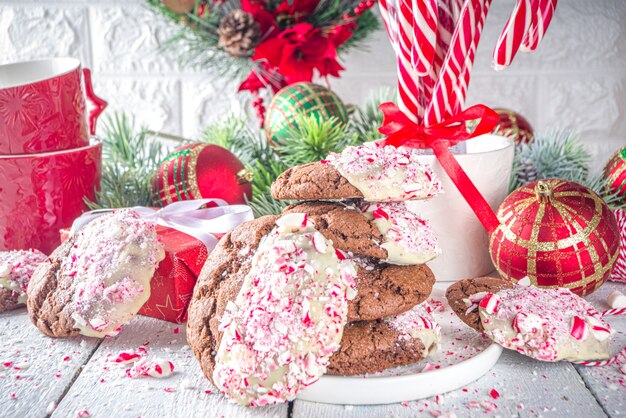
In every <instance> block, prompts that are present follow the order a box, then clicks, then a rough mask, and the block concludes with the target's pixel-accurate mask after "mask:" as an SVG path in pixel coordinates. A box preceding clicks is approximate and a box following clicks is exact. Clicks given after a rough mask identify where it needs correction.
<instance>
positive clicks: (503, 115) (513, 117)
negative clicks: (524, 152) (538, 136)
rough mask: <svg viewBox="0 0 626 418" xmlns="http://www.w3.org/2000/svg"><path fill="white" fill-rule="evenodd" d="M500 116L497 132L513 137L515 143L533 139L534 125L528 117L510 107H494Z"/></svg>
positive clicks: (527, 141)
mask: <svg viewBox="0 0 626 418" xmlns="http://www.w3.org/2000/svg"><path fill="white" fill-rule="evenodd" d="M493 110H495V112H496V113H497V114H498V115H499V116H500V121H499V122H498V127H497V128H496V130H495V131H494V133H495V134H498V135H503V136H507V137H510V138H512V139H513V140H514V141H515V144H521V143H525V144H527V143H529V142H530V141H532V140H533V137H534V132H533V127H532V126H531V125H530V122H528V120H526V118H525V117H524V116H522V115H520V114H519V113H517V112H514V111H513V110H509V109H503V108H498V109H493Z"/></svg>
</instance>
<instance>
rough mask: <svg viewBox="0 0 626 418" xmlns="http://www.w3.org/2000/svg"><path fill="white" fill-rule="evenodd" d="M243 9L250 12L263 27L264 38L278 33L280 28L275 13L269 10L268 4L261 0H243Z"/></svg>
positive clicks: (262, 34) (262, 35)
mask: <svg viewBox="0 0 626 418" xmlns="http://www.w3.org/2000/svg"><path fill="white" fill-rule="evenodd" d="M241 10H243V11H244V12H246V13H250V14H251V15H252V17H253V18H254V20H255V21H257V22H258V23H259V26H260V28H261V37H262V39H268V38H271V37H273V36H276V34H278V32H279V30H280V28H279V27H278V23H276V19H275V18H274V15H273V14H272V13H270V12H269V11H268V10H267V4H266V3H265V2H264V1H260V0H241Z"/></svg>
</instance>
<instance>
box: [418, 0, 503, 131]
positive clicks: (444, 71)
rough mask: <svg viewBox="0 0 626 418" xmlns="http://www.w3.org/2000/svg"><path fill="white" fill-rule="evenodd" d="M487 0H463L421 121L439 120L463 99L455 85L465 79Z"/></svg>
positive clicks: (467, 80) (467, 78)
mask: <svg viewBox="0 0 626 418" xmlns="http://www.w3.org/2000/svg"><path fill="white" fill-rule="evenodd" d="M490 4H491V0H467V1H466V2H465V4H464V5H463V8H462V10H461V14H460V16H459V20H458V22H457V24H456V28H455V30H454V33H453V35H452V39H451V41H450V47H449V49H448V52H447V54H446V58H445V61H444V63H443V66H442V68H441V73H440V75H439V78H438V80H437V83H436V84H435V88H434V90H433V94H432V97H431V100H430V103H429V105H428V107H427V108H426V113H425V116H424V121H425V123H426V125H430V124H433V123H437V122H440V121H441V120H443V119H444V118H446V117H448V116H450V115H452V114H453V109H452V104H454V107H456V106H457V103H463V102H464V100H465V98H464V97H461V96H460V95H461V94H462V89H461V88H459V85H463V84H467V83H469V74H470V71H471V67H472V63H473V59H474V53H475V51H476V46H477V45H478V41H479V40H480V34H481V31H482V27H483V23H484V20H485V17H486V16H487V12H488V10H489V5H490Z"/></svg>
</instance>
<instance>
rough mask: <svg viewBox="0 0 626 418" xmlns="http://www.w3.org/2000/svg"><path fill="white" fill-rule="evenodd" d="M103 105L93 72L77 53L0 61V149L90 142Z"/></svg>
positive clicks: (28, 150)
mask: <svg viewBox="0 0 626 418" xmlns="http://www.w3.org/2000/svg"><path fill="white" fill-rule="evenodd" d="M83 80H84V92H85V94H83ZM85 95H86V96H87V99H88V101H89V104H90V107H91V110H90V111H89V122H88V121H87V114H86V105H85ZM105 107H106V102H105V101H104V100H102V99H100V98H98V97H97V96H95V95H94V93H93V88H92V86H91V73H90V72H89V70H88V69H86V68H85V69H81V65H80V61H79V60H77V59H75V58H53V59H47V60H39V61H28V62H19V63H14V64H6V65H0V155H16V154H34V153H41V152H49V151H61V150H66V149H71V148H80V147H85V146H88V145H89V135H90V134H91V135H94V134H95V129H96V126H95V125H96V119H97V118H98V115H100V113H102V111H103V110H104V108H105Z"/></svg>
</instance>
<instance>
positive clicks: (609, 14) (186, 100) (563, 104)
mask: <svg viewBox="0 0 626 418" xmlns="http://www.w3.org/2000/svg"><path fill="white" fill-rule="evenodd" d="M513 3H514V1H513V0H494V2H493V4H492V6H491V11H490V13H489V17H488V20H487V23H486V28H485V32H484V35H483V39H482V41H481V44H480V45H481V46H480V48H479V51H478V54H477V58H476V63H475V68H474V71H473V73H472V74H473V76H472V82H471V85H470V91H469V98H468V104H471V103H476V102H483V103H485V104H487V105H490V106H504V107H509V108H512V109H517V110H519V111H521V112H522V113H523V114H525V115H526V116H527V117H528V118H529V120H530V121H531V123H532V124H533V125H534V126H535V127H536V128H538V129H544V128H547V127H571V128H575V129H578V130H580V132H581V134H582V136H583V139H584V141H585V144H586V145H587V146H588V148H589V150H590V151H591V152H592V153H593V154H594V157H595V159H596V168H599V167H600V166H601V164H603V162H604V161H605V160H606V158H608V156H609V155H610V154H611V153H612V152H614V150H615V149H617V148H618V147H619V146H621V145H624V144H626V85H625V84H626V1H624V0H594V1H589V0H562V1H561V2H559V6H558V9H557V13H556V16H555V18H554V21H553V23H552V25H551V27H550V30H549V31H548V34H547V36H546V38H545V39H544V41H543V43H542V45H541V46H540V48H539V50H538V51H537V52H535V53H533V54H524V55H518V57H517V58H516V60H515V62H514V63H513V66H512V67H511V68H509V69H507V70H505V71H503V72H499V73H496V72H495V71H493V70H492V69H491V68H490V63H491V58H490V57H491V51H492V49H493V47H494V45H495V42H496V39H497V36H498V34H499V32H500V30H501V28H502V27H503V25H504V22H505V21H506V18H507V17H508V15H509V14H510V11H511V10H512V7H513ZM172 32H173V29H172V27H171V25H169V24H164V22H162V21H161V20H160V19H158V18H156V17H155V15H154V14H153V13H152V12H151V11H150V10H148V9H147V7H146V6H145V5H144V2H143V1H142V0H0V63H6V62H13V61H17V60H26V59H33V58H42V57H51V56H66V55H69V56H75V57H77V58H80V59H81V60H82V61H83V63H84V64H85V65H86V66H88V67H90V68H92V69H93V72H94V83H95V89H96V92H97V93H98V94H100V95H101V96H102V97H104V98H105V99H107V100H108V101H109V104H110V106H109V109H108V112H111V111H113V110H125V111H129V112H133V113H135V114H136V116H137V118H138V119H139V120H140V121H142V122H144V123H146V124H148V125H149V126H150V127H151V128H152V129H155V130H162V131H164V132H170V133H174V134H183V135H185V136H190V137H191V136H193V135H196V134H197V133H198V132H200V131H201V130H202V128H203V126H205V125H206V124H207V123H208V122H209V121H211V120H213V119H215V118H217V117H219V116H220V115H223V114H226V113H229V112H232V111H235V112H242V111H243V110H244V109H245V108H246V106H245V105H244V104H242V103H241V100H242V99H243V98H242V97H241V96H236V95H235V93H234V92H235V86H234V85H232V84H231V85H229V84H228V83H225V82H224V81H222V80H215V79H212V78H211V72H210V69H207V70H206V71H192V70H190V69H188V68H181V66H180V65H179V64H178V63H177V62H176V61H175V60H174V59H173V58H172V56H168V54H163V53H159V52H157V51H156V48H157V45H158V43H159V41H162V40H165V39H167V38H168V37H169V35H171V34H172ZM344 66H345V67H346V71H345V72H344V74H343V78H342V79H341V80H332V81H331V84H332V87H333V88H334V89H335V90H336V91H337V92H338V93H339V94H340V95H341V96H342V97H343V98H344V100H345V101H346V102H352V103H361V102H362V101H363V100H364V99H365V97H366V96H367V94H368V92H369V91H371V90H372V89H375V88H378V87H380V86H385V85H391V86H393V85H394V83H395V68H394V60H393V55H392V51H391V48H390V46H389V44H388V42H387V39H386V36H385V34H384V33H383V32H382V31H381V32H379V33H377V34H376V35H375V36H374V37H373V39H371V44H370V47H369V51H354V52H352V53H351V54H350V55H349V56H347V57H346V59H345V61H344Z"/></svg>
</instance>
